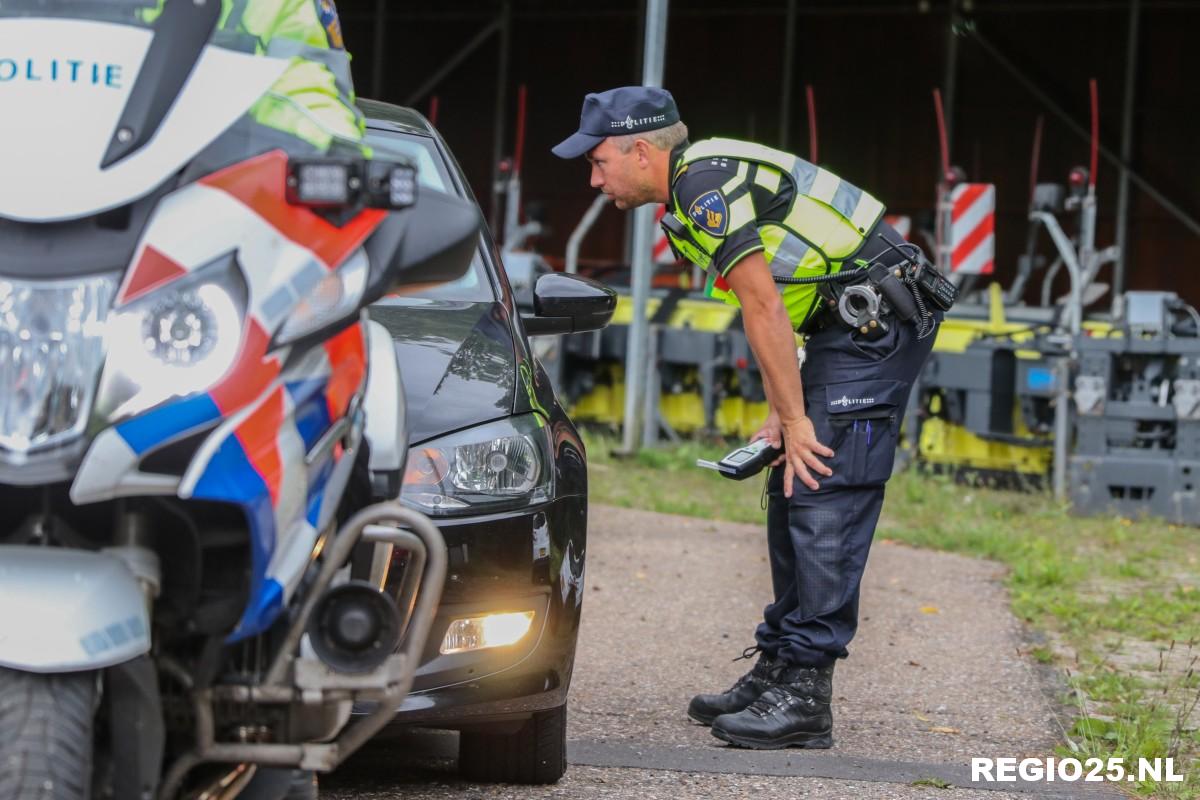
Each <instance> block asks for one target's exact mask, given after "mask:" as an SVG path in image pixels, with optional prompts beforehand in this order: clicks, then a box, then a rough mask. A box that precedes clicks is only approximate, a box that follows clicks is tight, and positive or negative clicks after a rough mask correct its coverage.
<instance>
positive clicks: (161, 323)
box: [100, 254, 246, 418]
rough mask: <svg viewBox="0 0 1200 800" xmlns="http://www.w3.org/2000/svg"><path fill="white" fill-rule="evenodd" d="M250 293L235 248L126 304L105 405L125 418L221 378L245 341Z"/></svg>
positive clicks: (114, 334) (103, 394) (112, 321)
mask: <svg viewBox="0 0 1200 800" xmlns="http://www.w3.org/2000/svg"><path fill="white" fill-rule="evenodd" d="M245 294H246V288H245V281H244V279H243V278H242V277H241V271H240V269H238V268H237V264H236V261H235V260H234V258H233V256H232V254H231V255H228V256H225V257H222V258H221V259H218V260H217V261H216V262H214V263H213V264H211V265H208V266H205V267H202V268H201V269H199V270H197V271H196V272H195V273H194V274H192V275H189V276H187V277H185V278H180V279H179V280H176V281H174V282H172V283H170V284H167V285H166V286H164V287H163V288H162V289H159V290H158V291H155V292H152V293H150V294H149V295H147V296H145V297H142V298H139V299H137V300H135V301H133V302H132V303H129V304H127V305H125V306H123V307H121V308H120V309H118V310H117V311H116V312H115V313H114V314H113V315H112V316H111V317H110V318H109V323H108V331H107V350H108V353H109V359H108V365H107V367H106V374H105V377H104V379H103V380H102V382H101V390H100V405H101V406H103V408H102V409H101V410H102V411H103V412H106V413H108V414H110V415H111V416H112V417H113V418H122V417H125V416H127V415H129V414H135V413H137V412H139V411H144V410H146V409H148V408H153V407H154V406H156V405H158V404H159V403H161V402H163V401H165V400H168V399H170V398H172V397H186V396H187V395H189V394H193V393H195V392H202V391H205V390H206V389H208V388H209V387H211V386H212V385H213V384H215V383H216V382H217V381H218V380H220V379H221V377H222V376H224V375H225V373H226V372H227V371H228V370H229V368H230V367H232V366H233V363H234V361H235V360H236V359H237V354H238V350H239V348H240V346H241V341H242V320H243V315H244V309H245V303H246V297H245Z"/></svg>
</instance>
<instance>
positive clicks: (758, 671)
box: [687, 648, 786, 725]
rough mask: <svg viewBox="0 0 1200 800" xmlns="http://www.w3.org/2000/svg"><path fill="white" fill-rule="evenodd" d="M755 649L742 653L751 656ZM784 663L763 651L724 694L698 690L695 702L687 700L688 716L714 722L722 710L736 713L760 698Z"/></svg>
mask: <svg viewBox="0 0 1200 800" xmlns="http://www.w3.org/2000/svg"><path fill="white" fill-rule="evenodd" d="M755 651H756V648H751V649H749V650H747V651H746V653H744V654H743V655H742V657H743V658H749V657H750V656H751V655H753V654H754V652H755ZM747 654H748V655H747ZM734 660H735V661H736V660H737V659H734ZM784 666H786V665H785V664H784V663H783V662H782V661H780V660H778V659H776V658H774V657H773V656H769V655H767V654H766V653H760V654H759V656H758V663H757V664H755V665H754V669H752V670H750V671H749V672H747V673H746V674H745V675H743V676H742V677H741V678H739V679H738V682H737V683H735V684H734V685H733V686H731V687H730V688H729V690H728V691H726V692H724V693H722V694H698V695H696V696H695V697H693V698H692V702H691V703H689V704H688V712H687V713H688V716H689V717H691V718H692V719H694V720H696V722H699V723H702V724H704V725H711V724H712V722H713V720H714V719H716V718H717V717H719V716H721V715H722V714H736V713H737V712H738V711H741V710H742V709H744V708H745V707H746V706H748V705H750V704H751V703H753V702H754V701H755V700H757V699H758V696H759V695H760V694H762V693H763V692H765V691H766V690H767V689H768V688H769V687H770V685H771V683H772V682H773V681H774V679H775V677H776V676H777V675H778V674H779V671H780V670H781V669H783V668H784Z"/></svg>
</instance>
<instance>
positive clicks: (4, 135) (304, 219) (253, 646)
mask: <svg viewBox="0 0 1200 800" xmlns="http://www.w3.org/2000/svg"><path fill="white" fill-rule="evenodd" d="M138 5H144V3H132V2H124V3H123V2H107V3H100V2H96V0H62V2H59V0H16V1H14V0H0V107H2V108H3V110H4V125H3V128H2V129H0V143H2V145H3V146H2V147H0V797H3V798H5V800H27V799H28V798H35V797H36V798H43V799H50V800H85V799H86V798H89V797H94V798H118V799H119V800H126V798H137V799H138V800H143V799H144V800H150V799H151V798H172V797H180V796H185V797H205V798H218V797H221V798H225V797H235V796H252V797H268V796H271V795H270V794H269V792H270V791H274V790H276V789H278V792H279V793H278V794H276V795H275V796H280V795H282V794H283V793H286V792H288V791H296V786H294V785H291V783H290V781H291V777H292V776H294V775H300V776H302V777H303V776H305V775H309V776H311V774H312V771H314V770H328V769H332V768H333V767H334V766H335V765H337V764H338V763H339V762H340V761H341V760H342V759H344V758H345V756H347V755H348V754H349V753H350V752H352V751H353V750H354V749H355V748H356V747H358V746H359V745H361V744H362V743H363V742H365V741H366V740H367V739H368V738H370V736H371V735H372V734H373V733H374V732H375V731H377V730H378V729H379V728H380V727H382V725H383V724H385V723H386V722H387V720H388V719H389V718H390V716H391V714H392V711H393V710H394V709H395V708H397V707H398V706H399V705H400V701H401V700H402V698H403V697H404V696H405V695H406V694H407V692H408V690H409V688H410V687H411V684H412V679H413V674H414V671H415V668H416V666H417V660H418V656H419V654H420V652H421V650H422V647H423V646H424V643H425V638H426V636H427V634H428V631H429V627H430V624H431V622H432V617H433V614H434V611H435V609H436V605H437V603H438V600H439V596H440V591H441V586H442V583H443V581H444V578H445V569H446V555H445V545H444V543H443V542H442V540H441V538H440V536H439V534H438V532H437V529H436V528H435V527H433V526H432V525H431V524H430V523H429V521H428V520H427V519H425V518H424V517H422V516H420V515H418V514H416V513H414V512H412V511H410V510H408V509H405V508H403V507H401V506H400V505H399V504H398V503H396V502H394V499H393V498H395V496H396V494H397V493H396V492H394V491H393V490H394V489H396V488H398V486H399V482H400V477H401V473H402V470H403V469H404V465H405V455H406V453H405V449H406V443H407V436H406V431H405V426H404V422H403V414H404V401H403V394H402V386H401V383H400V367H401V365H399V364H398V363H397V360H396V351H395V349H394V347H393V344H392V342H391V340H390V338H389V337H388V336H387V334H386V332H385V331H384V330H383V329H382V328H381V327H378V326H376V325H374V324H372V323H371V322H369V321H368V320H367V317H366V315H365V312H364V309H365V307H366V306H367V304H369V303H370V302H372V301H374V300H376V299H378V298H379V297H380V296H382V295H383V294H384V293H387V292H392V291H403V290H404V288H405V287H406V286H412V285H417V284H429V283H436V282H440V281H445V280H451V279H454V278H456V277H458V276H460V275H461V274H463V273H464V272H465V271H466V269H467V268H468V265H469V261H470V257H471V254H472V252H473V250H474V248H475V246H476V244H477V239H478V220H477V212H476V211H475V210H474V209H473V207H472V206H470V205H468V204H467V203H465V202H463V201H461V200H459V199H456V198H453V197H450V196H447V195H443V194H439V193H438V192H434V191H432V190H426V189H424V188H422V189H420V190H419V191H418V189H417V185H416V182H415V170H414V168H413V167H412V166H411V165H409V164H405V163H401V162H383V161H378V160H368V159H364V158H363V157H362V156H361V154H360V151H359V150H357V149H352V148H349V147H348V146H347V147H346V148H345V149H344V150H338V148H337V147H335V148H334V149H333V150H331V151H330V152H329V153H324V154H323V155H322V156H320V157H317V156H315V155H314V153H316V152H317V151H316V149H315V148H313V150H312V152H305V151H304V148H303V146H302V144H303V143H302V140H299V139H296V138H295V137H291V136H285V135H283V134H282V133H279V132H278V131H275V130H273V129H270V128H267V127H266V126H263V125H260V124H257V123H256V122H255V120H254V118H253V116H252V115H251V114H249V113H248V110H249V109H251V108H252V107H253V106H254V105H255V103H256V102H257V101H258V100H259V99H260V98H261V97H262V96H263V95H264V93H265V92H267V91H268V89H269V87H271V86H272V85H274V83H275V81H276V80H277V79H278V77H279V76H280V75H281V74H282V73H283V71H284V70H285V69H286V68H287V67H288V65H289V63H290V61H289V59H290V55H291V54H289V53H283V54H281V55H278V56H276V55H273V54H272V53H271V51H270V50H268V52H267V53H266V54H265V55H261V54H260V55H254V54H253V49H250V50H249V52H247V51H246V50H245V49H239V48H238V47H236V46H230V45H229V44H228V43H227V42H224V41H223V40H222V39H221V37H220V36H219V35H218V34H219V30H218V28H217V23H218V14H219V13H220V7H221V3H220V2H218V1H217V0H208V1H207V2H206V0H167V2H166V4H165V6H164V7H163V9H162V13H161V15H160V16H158V17H157V18H156V20H155V21H154V22H153V23H152V24H140V23H138V22H136V20H137V19H139V17H137V16H135V15H134V14H132V13H129V12H130V8H129V7H134V6H138ZM81 7H84V8H87V9H88V10H95V9H101V8H102V7H103V9H114V10H113V11H112V16H111V18H105V17H103V15H102V14H100V13H97V14H96V15H95V18H93V16H90V15H89V16H88V19H79V18H78V15H75V16H72V15H71V14H70V13H68V11H70V10H74V11H78V10H79V8H81ZM60 8H61V9H63V10H62V13H58V11H59V9H60ZM106 13H107V12H106ZM122 14H123V15H124V16H122ZM231 76H234V77H235V79H234V80H231V79H230V78H231ZM276 100H277V102H280V103H284V102H286V98H276ZM297 113H300V112H299V111H297ZM343 153H344V155H343ZM331 154H332V155H331ZM364 547H365V548H367V551H368V552H370V551H371V549H372V548H376V547H378V548H383V547H387V548H391V547H396V548H400V549H402V550H404V551H407V554H408V555H407V559H406V561H407V564H408V566H407V568H406V571H405V574H404V577H403V581H402V591H401V592H400V593H399V594H398V595H397V596H392V595H385V594H383V593H382V592H381V591H380V587H382V585H383V580H384V578H385V577H386V576H385V575H383V574H381V573H380V571H379V569H373V570H372V571H371V576H370V577H371V579H372V580H365V579H351V578H350V570H349V567H348V566H347V564H348V563H349V561H350V560H351V556H352V554H353V555H354V557H355V558H357V557H358V553H357V552H356V551H361V550H362V548H364ZM389 552H390V550H389ZM376 566H379V565H378V564H376ZM384 566H385V567H386V564H385V565H384ZM397 597H398V598H399V601H397ZM355 704H358V707H359V709H360V710H362V709H363V708H368V709H374V710H373V711H372V712H371V713H368V714H364V715H359V716H356V717H355V721H354V722H348V721H349V720H350V712H351V708H352V707H353V706H354V705H355ZM281 776H282V779H281ZM307 781H308V783H307V789H305V784H303V783H301V784H299V785H300V790H299V791H300V795H299V796H304V795H305V793H306V792H307V793H308V796H312V792H313V791H315V790H314V789H313V786H312V779H311V777H309V778H308V779H307ZM292 796H295V795H292Z"/></svg>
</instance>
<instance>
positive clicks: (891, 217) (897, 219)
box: [883, 214, 912, 242]
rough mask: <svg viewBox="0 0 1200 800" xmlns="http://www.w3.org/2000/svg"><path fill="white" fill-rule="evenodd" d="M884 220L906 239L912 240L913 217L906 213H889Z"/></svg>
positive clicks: (907, 240)
mask: <svg viewBox="0 0 1200 800" xmlns="http://www.w3.org/2000/svg"><path fill="white" fill-rule="evenodd" d="M883 221H884V222H886V223H887V224H888V225H891V226H892V228H894V229H895V231H896V233H898V234H900V238H902V239H904V241H906V242H911V241H912V217H909V216H906V215H904V214H888V215H886V216H885V217H884V218H883Z"/></svg>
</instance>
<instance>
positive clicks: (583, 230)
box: [566, 194, 611, 275]
mask: <svg viewBox="0 0 1200 800" xmlns="http://www.w3.org/2000/svg"><path fill="white" fill-rule="evenodd" d="M610 202H611V201H610V200H609V199H608V196H607V195H603V194H598V195H596V199H595V200H593V201H592V204H591V205H590V206H588V210H587V212H586V213H584V215H583V219H581V220H579V224H578V225H576V226H575V230H573V231H571V236H570V238H569V239H567V265H566V271H567V274H569V275H574V274H575V273H576V272H578V271H579V245H581V244H583V237H584V236H587V232H588V231H590V230H591V229H592V225H594V224H595V223H596V217H598V216H600V212H601V211H603V210H604V207H605V206H607V205H608V204H609V203H610Z"/></svg>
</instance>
